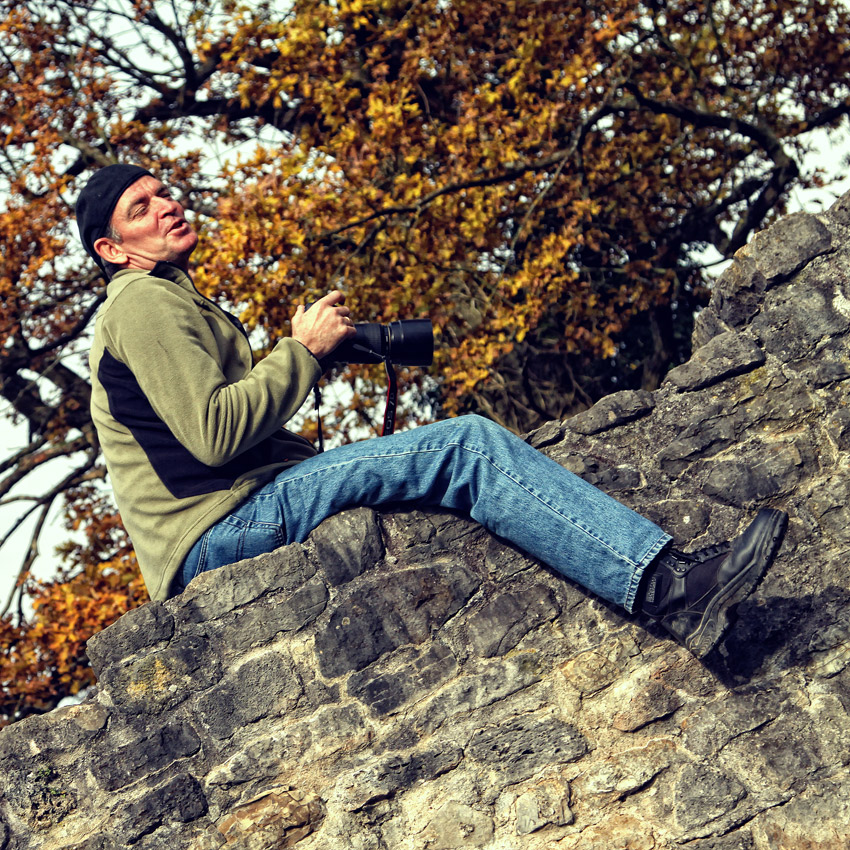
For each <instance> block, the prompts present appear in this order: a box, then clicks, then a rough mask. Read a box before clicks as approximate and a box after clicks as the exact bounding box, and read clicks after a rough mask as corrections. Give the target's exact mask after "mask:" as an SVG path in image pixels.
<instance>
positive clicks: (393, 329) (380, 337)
mask: <svg viewBox="0 0 850 850" xmlns="http://www.w3.org/2000/svg"><path fill="white" fill-rule="evenodd" d="M354 329H355V330H356V331H357V335H356V336H353V337H351V338H350V339H347V340H345V342H343V343H342V344H341V345H340V346H339V347H338V348H335V349H334V350H333V351H332V352H331V353H330V354H329V355H328V356H327V358H325V359H327V360H331V361H333V362H334V363H383V362H384V360H389V361H390V362H391V363H395V364H396V365H397V366H430V365H431V363H432V362H433V360H434V329H433V327H432V325H431V320H430V319H401V320H399V321H396V322H390V323H389V324H387V325H382V324H379V323H378V322H358V323H357V324H355V325H354Z"/></svg>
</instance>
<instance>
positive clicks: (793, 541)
mask: <svg viewBox="0 0 850 850" xmlns="http://www.w3.org/2000/svg"><path fill="white" fill-rule="evenodd" d="M848 343H850V195H848V196H846V197H845V198H843V199H842V200H841V201H839V202H838V203H837V204H836V205H835V206H834V207H833V209H832V210H830V211H829V212H828V213H826V214H824V215H822V216H818V217H815V216H808V215H796V216H790V217H788V218H787V219H784V220H782V221H780V222H779V223H777V224H776V225H775V226H773V227H771V228H770V229H769V230H767V231H765V232H764V233H763V234H760V235H759V236H758V237H757V238H756V239H754V240H753V242H752V243H751V244H750V245H749V246H747V248H746V249H744V250H742V251H741V252H739V254H738V256H737V258H736V259H735V261H734V262H733V263H732V264H731V266H730V267H729V268H728V269H727V270H726V272H725V273H724V274H723V275H722V277H721V278H720V279H719V280H718V281H717V283H716V285H715V288H714V293H713V297H712V301H711V303H710V305H709V306H708V307H707V308H706V309H705V310H703V311H702V313H701V314H700V316H699V317H698V319H697V323H696V329H695V333H694V355H693V357H692V358H691V360H690V361H689V362H688V363H686V364H684V365H683V366H681V367H679V368H678V369H676V370H673V371H672V372H671V374H670V375H669V376H668V378H667V380H666V381H665V383H664V384H663V385H662V386H661V388H660V389H658V390H657V391H655V392H653V393H648V392H624V393H616V394H614V395H612V396H610V397H609V398H607V399H603V400H602V401H601V402H599V404H597V405H596V406H595V407H593V408H591V409H590V410H588V411H586V412H584V413H582V414H580V415H579V416H576V417H574V418H573V419H571V420H568V421H565V422H558V423H548V424H547V425H545V426H544V427H543V428H541V429H539V430H538V431H536V432H534V433H533V434H530V435H528V436H527V438H526V439H527V440H528V441H529V442H530V443H531V445H533V446H535V447H537V448H539V449H541V450H542V451H545V453H547V454H548V455H549V456H551V457H552V458H553V459H555V460H556V461H558V462H559V463H561V464H562V465H564V466H565V467H567V468H568V469H570V470H572V471H573V472H575V473H576V474H578V475H580V476H582V477H584V478H585V479H586V480H588V481H589V482H591V483H593V484H595V485H597V486H598V487H600V488H602V489H604V490H606V491H608V492H610V493H612V494H614V495H615V496H616V498H618V499H620V500H622V501H624V502H625V503H626V504H628V505H630V506H631V507H634V508H635V509H637V510H639V511H640V512H641V513H643V514H645V515H646V516H648V517H649V518H651V519H653V520H654V521H656V522H657V523H659V524H660V525H661V526H663V527H664V528H665V529H666V530H668V531H669V532H670V533H671V534H673V535H674V537H675V538H676V539H677V541H678V542H679V544H681V545H682V546H683V547H684V548H691V547H693V548H698V547H700V546H703V545H707V544H710V543H713V542H716V541H718V540H721V539H727V538H729V537H731V536H733V535H734V534H735V533H736V532H737V531H738V530H740V529H741V528H742V527H743V526H744V525H745V524H746V522H747V521H748V519H749V517H750V516H751V514H752V512H753V511H755V510H756V509H758V508H759V507H761V506H764V505H773V506H777V507H782V508H785V509H786V510H787V511H788V512H789V514H790V517H791V523H790V527H789V533H788V536H787V540H786V543H785V545H784V547H783V549H782V551H781V552H780V555H779V557H778V559H777V561H776V563H775V564H774V566H773V568H772V569H771V570H770V572H769V573H768V574H767V576H766V577H765V580H764V581H763V582H762V584H761V586H760V587H759V588H758V589H757V590H756V592H755V593H754V594H753V595H752V596H751V597H750V598H749V599H748V600H746V601H745V602H744V603H743V604H742V605H740V606H739V612H738V613H739V618H738V621H737V623H735V624H734V625H733V627H732V628H731V630H730V631H729V633H728V635H727V636H726V637H725V639H724V640H723V641H722V642H721V644H720V646H719V647H718V648H717V649H716V650H715V651H714V652H713V653H711V655H710V656H709V657H708V658H706V659H704V660H703V662H699V661H697V660H696V659H695V658H693V657H692V656H691V655H689V654H688V653H687V652H686V651H685V650H683V649H682V648H681V647H679V646H677V645H676V644H675V643H672V642H671V641H670V640H668V639H667V637H666V636H665V635H664V634H663V633H662V632H661V631H660V630H659V629H658V628H657V627H656V626H654V625H653V624H651V623H648V622H646V621H644V620H642V619H641V618H639V617H635V616H630V615H627V614H625V613H624V612H622V611H619V610H615V609H614V608H613V607H612V606H609V605H607V604H605V603H602V602H600V601H599V600H594V599H591V598H589V597H588V595H587V594H586V593H585V592H584V591H582V590H581V589H580V588H577V587H575V586H573V585H571V584H569V583H568V582H566V581H565V580H564V579H562V578H561V577H559V576H558V575H557V574H555V573H554V572H553V571H551V570H549V569H547V568H546V567H545V566H543V565H540V564H539V563H537V562H536V561H534V560H533V559H532V558H529V557H528V556H526V555H524V554H523V553H521V552H519V551H517V550H516V549H515V548H513V547H511V546H510V545H508V544H506V543H505V542H504V541H501V540H498V539H496V538H494V537H492V536H490V535H489V534H487V533H486V532H485V531H483V530H482V529H481V528H480V527H479V526H477V525H476V524H475V523H473V522H471V521H469V520H468V519H464V518H462V517H458V516H455V515H449V514H441V513H434V512H421V511H404V510H390V511H386V512H383V513H382V514H381V515H377V514H375V513H374V512H373V511H370V510H366V509H360V510H356V511H350V512H346V513H344V514H341V515H339V516H337V517H333V518H331V519H330V520H328V521H327V522H325V523H323V524H322V525H321V526H320V527H319V528H318V529H317V530H316V531H315V532H314V533H313V535H312V536H311V538H310V539H309V540H308V541H307V542H306V543H305V544H304V545H303V546H302V545H295V546H289V547H285V548H283V549H279V550H277V551H276V552H272V553H269V554H268V555H264V556H262V557H260V558H256V559H253V560H251V561H245V562H242V563H239V564H235V565H231V566H228V567H225V568H223V569H222V570H220V571H217V572H216V573H210V574H206V575H202V576H199V577H198V578H197V579H196V580H195V581H194V582H192V584H191V585H190V586H189V588H188V589H187V590H186V591H185V593H183V594H182V595H181V596H180V597H179V598H177V599H173V600H170V601H168V602H166V603H156V604H150V605H147V606H144V607H142V608H140V609H138V610H136V611H133V612H131V613H130V614H128V615H126V616H125V617H123V618H122V619H121V620H120V621H119V622H118V623H116V624H115V625H114V626H112V627H111V628H109V629H107V630H105V631H104V632H103V633H102V634H100V635H98V636H96V637H95V638H93V639H92V641H91V642H90V644H89V652H90V656H91V659H92V662H93V664H94V667H95V669H96V671H97V675H98V679H99V681H98V686H97V688H96V690H95V691H94V693H93V694H92V695H91V696H90V697H89V698H88V699H87V701H86V702H84V703H83V704H81V705H79V706H74V707H70V708H62V709H59V710H57V711H54V712H52V713H51V714H49V715H46V716H44V717H32V718H29V719H27V720H25V721H22V722H21V723H18V724H15V725H14V726H11V727H9V728H7V729H5V730H3V732H2V733H0V770H2V772H3V779H4V782H3V786H2V795H0V850H162V848H174V850H178V849H179V850H182V848H186V850H221V848H224V850H227V848H234V850H272V848H290V847H291V848H298V850H339V848H345V850H459V848H481V850H508V848H510V850H553V848H557V850H677V848H681V847H688V848H692V850H845V848H850V566H848V563H850V562H848V557H847V552H848V549H850V471H848V466H847V452H848V450H850V354H848Z"/></svg>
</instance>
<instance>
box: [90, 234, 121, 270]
mask: <svg viewBox="0 0 850 850" xmlns="http://www.w3.org/2000/svg"><path fill="white" fill-rule="evenodd" d="M93 247H94V250H95V251H97V253H98V254H99V255H100V257H101V258H102V259H104V260H106V262H107V263H112V265H114V266H123V265H124V263H126V262H127V260H128V259H129V257H128V256H127V254H126V252H125V251H124V249H123V248H122V247H121V243H120V242H115V241H113V240H112V239H107V237H106V236H101V237H100V238H99V239H95V241H94V246H93Z"/></svg>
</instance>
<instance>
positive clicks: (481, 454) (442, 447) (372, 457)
mask: <svg viewBox="0 0 850 850" xmlns="http://www.w3.org/2000/svg"><path fill="white" fill-rule="evenodd" d="M449 447H456V448H459V449H461V450H463V451H465V452H470V453H474V454H477V455H478V456H479V457H482V458H484V460H486V461H487V462H488V463H489V464H490V465H491V466H492V467H493V469H495V470H496V471H497V472H499V473H500V474H501V475H503V476H504V477H505V478H507V479H508V480H509V481H513V482H514V484H516V485H517V486H519V487H521V488H522V489H523V490H525V492H526V493H528V494H529V495H530V496H532V497H533V498H535V499H537V501H538V502H540V504H542V505H545V506H546V507H547V508H549V510H550V511H552V512H553V513H555V514H557V515H558V516H560V517H561V518H562V519H563V520H564V521H565V522H568V523H570V525H572V526H574V527H575V528H577V529H579V530H580V531H581V532H582V533H584V534H586V535H587V536H588V537H590V538H592V539H593V540H595V541H596V542H597V543H599V544H600V545H601V546H603V547H604V548H605V549H607V550H608V551H609V552H611V553H613V554H614V555H615V556H616V557H617V558H620V559H621V560H622V561H623V562H624V563H626V564H628V565H629V566H630V567H632V568H633V569H636V568H637V567H639V566H640V565H641V563H640V561H637V562H636V561H633V560H632V559H631V558H629V557H628V556H626V555H624V554H623V553H621V552H618V551H617V550H616V549H614V548H613V547H612V546H611V544H609V543H607V542H606V541H604V540H602V539H601V538H599V537H598V536H597V535H595V534H594V533H593V532H592V531H591V530H590V529H588V528H585V527H584V526H583V525H582V524H581V523H579V522H578V521H577V520H575V519H573V518H572V517H570V516H567V515H566V514H563V513H561V511H559V510H558V509H557V508H556V507H555V506H553V505H551V504H549V502H548V501H546V500H545V499H544V498H543V497H542V496H540V495H539V494H538V493H535V492H534V490H531V489H529V488H528V487H527V486H526V485H525V484H524V483H523V482H522V481H519V480H518V479H516V478H513V477H512V476H511V475H509V474H508V473H507V472H506V471H505V470H504V469H502V467H501V466H499V464H497V463H496V462H495V461H494V460H493V458H491V457H490V456H489V455H488V454H486V453H485V452H483V451H481V450H480V449H478V448H472V447H470V446H469V445H467V444H464V443H460V442H455V441H446V442H444V443H442V444H441V445H440V446H439V447H437V448H421V447H420V448H418V449H416V450H415V451H396V452H381V453H375V454H370V455H364V456H361V457H358V458H355V459H352V460H346V461H340V462H338V463H334V464H333V465H331V464H328V465H326V466H324V467H323V468H322V469H321V470H318V469H317V470H314V471H311V472H307V473H305V474H304V475H301V476H296V477H293V478H289V477H287V484H289V483H292V482H294V481H306V480H307V479H308V478H310V477H312V476H314V475H319V474H320V473H323V472H326V471H327V470H329V469H334V468H343V467H346V466H350V465H351V464H355V463H357V462H358V461H361V460H379V459H380V458H391V457H402V456H404V455H417V454H426V453H430V454H440V453H442V452H444V451H445V450H446V449H448V448H449ZM588 486H592V485H588ZM265 495H268V496H271V495H272V494H270V493H269V494H264V496H265ZM264 496H263V497H261V498H264Z"/></svg>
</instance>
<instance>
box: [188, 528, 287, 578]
mask: <svg viewBox="0 0 850 850" xmlns="http://www.w3.org/2000/svg"><path fill="white" fill-rule="evenodd" d="M208 535H209V536H208V539H207V547H206V548H207V553H206V555H207V557H206V558H205V559H204V561H205V563H204V564H203V565H202V569H204V570H214V569H216V568H217V567H223V566H224V565H225V564H233V563H235V562H236V561H243V560H245V558H256V557H257V556H258V555H264V554H265V553H266V552H271V551H272V550H273V549H277V548H278V547H279V546H283V544H284V543H285V542H286V541H285V539H284V534H283V529H282V528H281V527H280V525H278V524H276V523H272V522H259V521H257V520H246V519H242V517H238V516H233V515H231V516H228V517H225V518H224V519H223V520H222V521H221V522H219V523H218V524H217V525H215V526H213V527H212V528H211V529H210V531H209V532H208Z"/></svg>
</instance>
